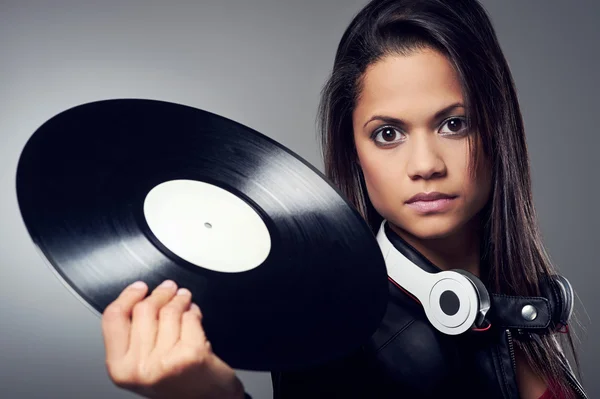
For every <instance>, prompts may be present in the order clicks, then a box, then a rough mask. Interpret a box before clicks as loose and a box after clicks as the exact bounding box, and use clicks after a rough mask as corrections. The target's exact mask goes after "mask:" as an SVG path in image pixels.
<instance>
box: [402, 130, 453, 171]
mask: <svg viewBox="0 0 600 399" xmlns="http://www.w3.org/2000/svg"><path fill="white" fill-rule="evenodd" d="M411 139H412V140H410V148H409V158H408V165H407V168H406V169H407V173H408V176H409V177H410V178H411V179H412V180H417V179H425V180H429V179H434V178H437V177H443V176H445V175H446V172H447V171H446V164H445V162H444V160H443V158H442V154H441V152H440V151H439V148H438V147H437V143H436V140H435V138H434V137H432V135H430V134H413V135H412V137H411Z"/></svg>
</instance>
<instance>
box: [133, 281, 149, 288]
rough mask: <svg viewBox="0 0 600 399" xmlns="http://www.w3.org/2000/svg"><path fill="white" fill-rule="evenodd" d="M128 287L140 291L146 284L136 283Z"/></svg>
mask: <svg viewBox="0 0 600 399" xmlns="http://www.w3.org/2000/svg"><path fill="white" fill-rule="evenodd" d="M129 287H131V288H133V289H134V290H141V289H142V288H146V283H144V282H143V281H136V282H135V283H133V284H131V285H130V286H129Z"/></svg>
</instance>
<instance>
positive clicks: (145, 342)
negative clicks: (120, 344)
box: [129, 280, 177, 359]
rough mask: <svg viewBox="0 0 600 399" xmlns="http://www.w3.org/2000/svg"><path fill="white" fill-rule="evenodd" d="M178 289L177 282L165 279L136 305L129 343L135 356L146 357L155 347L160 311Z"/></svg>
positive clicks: (138, 357)
mask: <svg viewBox="0 0 600 399" xmlns="http://www.w3.org/2000/svg"><path fill="white" fill-rule="evenodd" d="M176 291H177V285H176V284H175V282H173V281H171V280H165V281H164V282H163V283H162V284H161V285H159V286H158V287H156V288H155V289H154V291H152V294H151V295H149V296H148V297H147V298H146V299H144V300H143V301H142V302H140V303H138V304H136V305H135V306H134V308H133V318H132V325H131V338H130V343H129V345H130V350H131V352H132V353H133V355H134V356H135V358H137V359H144V358H146V357H147V356H148V355H149V354H150V352H151V351H152V349H153V348H154V343H155V341H156V333H157V331H158V312H159V311H160V309H161V308H162V307H163V306H164V305H166V304H167V303H168V302H169V301H170V300H171V298H173V296H174V295H175V292H176Z"/></svg>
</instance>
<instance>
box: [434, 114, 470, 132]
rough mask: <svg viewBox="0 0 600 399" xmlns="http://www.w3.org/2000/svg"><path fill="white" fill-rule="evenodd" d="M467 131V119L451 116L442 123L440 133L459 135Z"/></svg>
mask: <svg viewBox="0 0 600 399" xmlns="http://www.w3.org/2000/svg"><path fill="white" fill-rule="evenodd" d="M466 132H467V120H466V119H465V118H463V117H452V118H450V119H448V120H446V122H444V124H443V125H442V129H440V133H443V134H445V135H448V136H454V135H461V134H465V133H466Z"/></svg>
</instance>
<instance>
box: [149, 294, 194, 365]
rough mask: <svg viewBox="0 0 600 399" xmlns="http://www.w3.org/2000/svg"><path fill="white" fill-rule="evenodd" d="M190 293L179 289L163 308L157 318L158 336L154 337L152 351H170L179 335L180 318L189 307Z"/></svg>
mask: <svg viewBox="0 0 600 399" xmlns="http://www.w3.org/2000/svg"><path fill="white" fill-rule="evenodd" d="M191 301H192V293H191V292H190V291H189V290H187V289H185V288H180V289H179V290H178V291H177V295H175V296H174V297H173V299H171V302H169V303H168V304H167V305H166V306H164V307H163V308H162V309H161V311H160V313H159V316H158V334H157V336H156V345H155V347H154V350H155V351H156V352H158V353H164V352H166V351H168V350H169V349H171V348H172V347H173V346H174V345H175V344H176V343H177V341H179V337H180V334H181V323H182V316H183V313H184V312H185V311H187V310H188V309H189V307H190V303H191Z"/></svg>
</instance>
